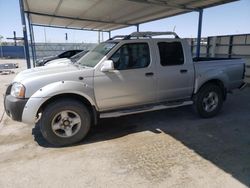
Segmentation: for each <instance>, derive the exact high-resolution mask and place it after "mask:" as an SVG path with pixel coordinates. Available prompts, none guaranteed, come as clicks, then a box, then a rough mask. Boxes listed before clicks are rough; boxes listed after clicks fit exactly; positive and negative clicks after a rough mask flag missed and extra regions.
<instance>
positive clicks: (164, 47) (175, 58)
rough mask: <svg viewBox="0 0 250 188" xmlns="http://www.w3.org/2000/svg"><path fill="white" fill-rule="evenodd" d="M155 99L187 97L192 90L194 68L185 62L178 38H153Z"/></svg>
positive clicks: (184, 55)
mask: <svg viewBox="0 0 250 188" xmlns="http://www.w3.org/2000/svg"><path fill="white" fill-rule="evenodd" d="M155 48H156V52H157V53H156V54H158V62H159V63H157V67H156V69H157V99H158V101H170V100H178V99H184V98H189V97H190V96H191V95H192V92H193V83H194V68H193V64H192V63H191V62H187V60H186V58H185V57H186V55H187V54H185V51H184V49H183V45H182V42H181V41H180V40H169V41H166V40H155Z"/></svg>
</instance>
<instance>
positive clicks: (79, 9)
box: [24, 0, 237, 31]
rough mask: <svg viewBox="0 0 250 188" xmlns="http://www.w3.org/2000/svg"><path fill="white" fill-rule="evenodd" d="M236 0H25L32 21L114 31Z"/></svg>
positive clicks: (26, 10) (75, 27) (58, 25)
mask: <svg viewBox="0 0 250 188" xmlns="http://www.w3.org/2000/svg"><path fill="white" fill-rule="evenodd" d="M233 1H237V0H42V1H41V0H24V9H25V12H26V13H29V15H30V19H31V22H32V24H34V25H41V26H55V27H62V28H74V29H86V30H97V31H112V30H115V29H120V28H124V27H127V26H132V25H137V24H141V23H145V22H148V21H153V20H157V19H161V18H166V17H171V16H174V15H178V14H183V13H187V12H191V11H196V10H199V9H204V8H208V7H212V6H216V5H220V4H224V3H228V2H233Z"/></svg>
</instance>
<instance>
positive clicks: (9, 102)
mask: <svg viewBox="0 0 250 188" xmlns="http://www.w3.org/2000/svg"><path fill="white" fill-rule="evenodd" d="M27 101H28V99H18V98H16V97H13V96H12V95H7V96H5V97H4V109H5V112H6V114H7V115H8V116H9V117H11V119H13V120H15V121H22V114H23V109H24V107H25V104H26V103H27Z"/></svg>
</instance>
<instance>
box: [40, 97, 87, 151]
mask: <svg viewBox="0 0 250 188" xmlns="http://www.w3.org/2000/svg"><path fill="white" fill-rule="evenodd" d="M90 124H91V120H90V113H89V111H88V109H87V108H86V107H85V106H84V105H83V104H82V103H80V102H78V101H75V100H72V99H64V100H58V101H56V102H53V103H51V104H49V105H47V107H46V108H45V110H44V112H43V114H42V117H41V124H40V126H41V132H42V135H43V136H44V138H45V139H46V140H47V141H48V142H49V143H51V144H53V145H56V146H67V145H71V144H74V143H77V142H79V141H81V140H82V139H83V138H84V137H85V136H86V134H87V133H88V131H89V129H90Z"/></svg>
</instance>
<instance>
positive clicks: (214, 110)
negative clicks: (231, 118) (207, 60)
mask: <svg viewBox="0 0 250 188" xmlns="http://www.w3.org/2000/svg"><path fill="white" fill-rule="evenodd" d="M209 94H210V95H211V94H212V96H213V95H214V97H210V98H211V104H213V99H214V101H215V104H216V101H217V105H211V108H207V106H210V105H209V102H208V105H207V104H206V102H205V101H208V100H207V99H208V98H209V96H210V95H209ZM216 96H217V97H216ZM210 98H209V99H210ZM222 105H223V89H222V88H221V87H219V86H218V85H215V84H206V85H204V86H203V87H202V88H201V89H200V90H199V92H198V93H197V94H196V95H195V97H194V108H195V111H196V112H197V113H198V114H199V115H200V116H201V117H202V118H211V117H214V116H215V115H217V114H218V113H219V111H220V110H221V107H222Z"/></svg>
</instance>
